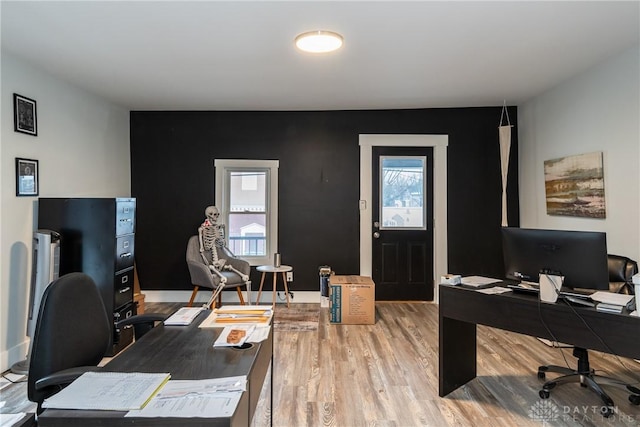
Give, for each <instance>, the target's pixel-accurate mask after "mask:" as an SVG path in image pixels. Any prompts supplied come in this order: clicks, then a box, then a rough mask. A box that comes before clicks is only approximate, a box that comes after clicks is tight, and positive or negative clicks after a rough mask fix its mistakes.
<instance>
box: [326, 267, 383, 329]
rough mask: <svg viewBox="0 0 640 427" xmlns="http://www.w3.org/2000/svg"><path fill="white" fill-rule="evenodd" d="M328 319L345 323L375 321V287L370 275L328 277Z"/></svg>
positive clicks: (363, 323) (354, 323)
mask: <svg viewBox="0 0 640 427" xmlns="http://www.w3.org/2000/svg"><path fill="white" fill-rule="evenodd" d="M329 303H330V305H329V321H330V322H331V323H341V324H345V325H373V324H374V323H376V287H375V284H374V283H373V280H371V277H365V276H335V275H334V276H331V277H330V278H329Z"/></svg>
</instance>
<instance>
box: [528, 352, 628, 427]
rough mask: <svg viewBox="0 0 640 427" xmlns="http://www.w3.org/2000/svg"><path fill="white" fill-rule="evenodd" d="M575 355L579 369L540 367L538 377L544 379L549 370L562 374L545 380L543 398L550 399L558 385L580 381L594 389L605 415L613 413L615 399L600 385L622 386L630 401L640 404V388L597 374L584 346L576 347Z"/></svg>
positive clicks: (541, 393) (541, 391)
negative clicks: (590, 364)
mask: <svg viewBox="0 0 640 427" xmlns="http://www.w3.org/2000/svg"><path fill="white" fill-rule="evenodd" d="M573 355H574V356H575V357H577V358H578V369H576V370H574V369H570V368H566V367H564V366H555V365H549V366H540V367H539V368H538V378H539V379H541V380H544V379H545V378H546V373H547V372H554V373H558V374H561V376H560V377H558V378H555V379H553V380H549V381H547V382H545V383H544V384H543V386H542V389H541V390H540V392H539V395H540V397H541V398H542V399H548V398H549V395H550V392H551V390H552V389H553V388H555V387H556V386H558V385H561V384H565V383H571V382H573V383H575V382H577V383H579V384H580V385H581V386H582V387H588V388H589V389H591V390H593V391H594V392H595V393H596V394H597V395H598V396H600V399H602V402H603V403H604V406H602V408H601V409H600V410H601V412H602V415H603V416H604V417H609V416H610V415H612V414H613V411H614V403H613V399H611V397H609V395H608V394H607V393H606V392H605V391H604V390H603V389H602V387H601V386H600V385H611V386H615V387H618V388H622V389H624V390H626V391H627V392H629V393H630V394H629V402H631V403H632V404H634V405H639V404H640V389H639V388H637V387H635V386H633V385H631V384H627V383H625V382H624V381H621V380H618V379H616V378H611V377H605V376H602V375H596V374H595V371H594V370H593V369H591V367H590V366H589V353H588V352H587V350H586V349H584V348H579V347H574V349H573Z"/></svg>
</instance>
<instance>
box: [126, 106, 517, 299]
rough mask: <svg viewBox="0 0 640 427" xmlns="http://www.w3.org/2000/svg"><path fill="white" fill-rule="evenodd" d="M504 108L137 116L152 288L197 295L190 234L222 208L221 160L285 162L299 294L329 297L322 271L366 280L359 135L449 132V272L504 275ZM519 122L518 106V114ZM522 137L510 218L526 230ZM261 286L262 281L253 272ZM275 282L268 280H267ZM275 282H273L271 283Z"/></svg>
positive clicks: (145, 269)
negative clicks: (207, 213) (322, 290)
mask: <svg viewBox="0 0 640 427" xmlns="http://www.w3.org/2000/svg"><path fill="white" fill-rule="evenodd" d="M500 112H501V107H485V108H456V109H416V110H365V111H312V112H299V111H295V112H281V111H278V112H272V111H265V112H247V111H245V112H217V111H134V112H131V193H132V196H133V197H136V199H137V220H136V224H137V229H136V265H137V269H138V275H139V278H140V283H141V287H142V289H143V290H144V289H147V290H152V289H153V290H169V289H175V290H179V289H182V290H186V289H192V286H191V284H190V280H189V273H188V271H187V267H186V263H185V259H184V258H185V249H186V244H187V240H188V238H189V236H191V235H193V234H196V233H197V228H198V226H199V225H200V223H201V222H202V221H203V219H204V209H205V207H207V206H209V205H212V204H214V200H215V199H214V191H215V183H214V166H213V162H214V159H217V158H218V159H268V160H271V159H277V160H279V161H280V169H279V223H278V227H279V237H278V239H279V249H278V250H279V252H280V253H281V254H282V263H283V264H289V265H292V266H293V267H294V271H295V275H294V279H295V281H294V283H293V286H292V290H294V291H295V290H318V288H319V279H318V266H320V265H323V264H328V265H330V266H331V267H332V268H333V270H334V271H335V272H336V273H338V274H358V273H359V269H360V254H359V211H358V199H359V193H360V179H359V173H360V172H359V170H360V157H359V156H360V149H359V145H358V136H359V134H447V135H449V147H448V156H447V162H448V165H447V168H448V178H447V179H448V196H447V200H448V218H447V221H448V244H449V249H448V257H449V272H451V273H459V274H482V275H488V276H494V277H495V276H499V277H503V266H502V249H501V241H500V238H501V237H500V222H501V191H502V187H501V172H500V150H499V143H498V130H497V126H498V123H499V121H500ZM509 115H510V117H511V119H512V120H513V122H515V123H517V110H516V108H515V107H510V108H509ZM517 159H518V136H517V131H516V130H515V128H514V131H513V133H512V148H511V161H510V168H509V186H508V191H507V195H508V199H509V220H510V225H518V218H519V206H518V167H517ZM252 280H253V283H254V288H257V285H258V283H259V277H258V275H257V274H256V273H255V271H253V272H252ZM265 285H268V284H265ZM265 287H266V286H265Z"/></svg>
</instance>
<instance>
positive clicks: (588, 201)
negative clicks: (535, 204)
mask: <svg viewBox="0 0 640 427" xmlns="http://www.w3.org/2000/svg"><path fill="white" fill-rule="evenodd" d="M544 181H545V182H544V184H545V191H546V198H547V214H549V215H563V216H578V217H587V218H605V217H606V211H605V202H604V168H603V165H602V152H596V153H587V154H579V155H576V156H567V157H562V158H559V159H552V160H545V162H544Z"/></svg>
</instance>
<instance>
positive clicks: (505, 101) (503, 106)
mask: <svg viewBox="0 0 640 427" xmlns="http://www.w3.org/2000/svg"><path fill="white" fill-rule="evenodd" d="M505 115H506V116H507V125H508V126H511V120H509V110H507V100H506V99H505V100H504V101H503V104H502V112H501V113H500V123H498V127H500V126H502V122H503V121H504V116H505Z"/></svg>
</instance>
